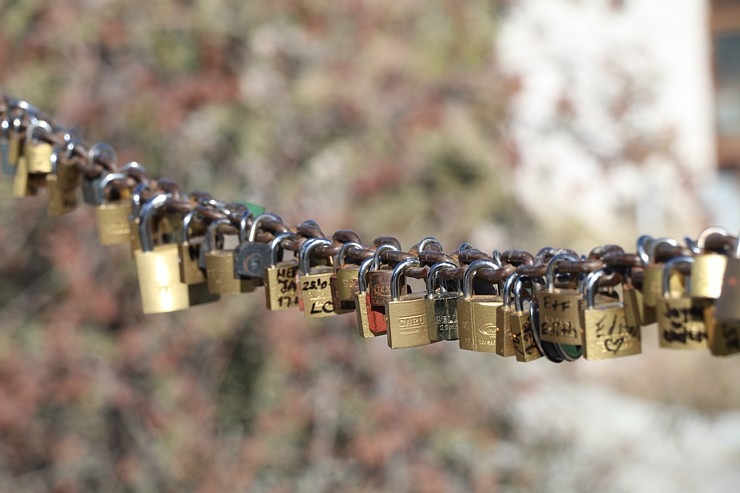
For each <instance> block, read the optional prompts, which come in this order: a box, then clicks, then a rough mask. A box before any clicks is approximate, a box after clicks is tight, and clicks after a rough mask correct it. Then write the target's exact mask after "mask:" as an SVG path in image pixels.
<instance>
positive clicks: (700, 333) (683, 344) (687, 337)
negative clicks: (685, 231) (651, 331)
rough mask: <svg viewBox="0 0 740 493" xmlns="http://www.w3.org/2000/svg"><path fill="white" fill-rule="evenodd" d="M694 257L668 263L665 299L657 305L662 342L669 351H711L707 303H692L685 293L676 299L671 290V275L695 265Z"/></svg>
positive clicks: (660, 340)
mask: <svg viewBox="0 0 740 493" xmlns="http://www.w3.org/2000/svg"><path fill="white" fill-rule="evenodd" d="M693 261H694V258H693V257H674V258H672V259H670V260H668V261H667V262H666V263H665V268H664V269H663V279H662V296H661V298H659V299H658V302H657V305H656V315H657V318H658V342H659V345H660V347H662V348H668V349H702V348H706V347H707V327H706V324H705V323H704V311H703V304H704V303H703V302H702V301H700V300H695V299H692V298H690V297H689V296H688V292H687V291H684V293H682V294H681V295H680V296H679V297H674V296H673V295H672V293H671V289H670V280H671V275H672V274H673V272H674V270H675V269H676V267H677V266H678V265H679V264H685V263H689V264H690V263H692V262H693Z"/></svg>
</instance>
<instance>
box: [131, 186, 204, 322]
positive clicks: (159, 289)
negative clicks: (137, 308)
mask: <svg viewBox="0 0 740 493" xmlns="http://www.w3.org/2000/svg"><path fill="white" fill-rule="evenodd" d="M167 199H168V196H167V195H157V196H155V197H154V198H152V199H151V200H149V201H148V202H146V203H145V204H144V205H143V206H142V207H141V213H140V222H139V229H140V231H139V236H140V237H141V250H136V252H134V257H135V259H136V271H137V273H138V275H139V292H140V293H141V305H142V310H143V311H144V313H145V314H150V313H166V312H173V311H177V310H184V309H186V308H188V307H190V295H189V292H188V287H187V285H186V284H184V283H183V282H181V281H180V267H179V260H178V253H177V245H175V244H172V243H170V244H159V245H154V243H153V242H152V227H151V226H152V217H153V215H154V213H155V212H156V211H157V209H159V208H160V207H162V206H163V205H164V203H165V202H166V201H167Z"/></svg>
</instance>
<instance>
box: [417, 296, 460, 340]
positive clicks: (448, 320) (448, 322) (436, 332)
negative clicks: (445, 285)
mask: <svg viewBox="0 0 740 493" xmlns="http://www.w3.org/2000/svg"><path fill="white" fill-rule="evenodd" d="M459 298H460V295H459V294H458V293H453V292H447V293H434V294H433V295H427V297H426V301H425V302H424V303H425V306H426V315H427V328H428V334H427V335H428V336H429V340H430V341H432V342H438V341H455V340H457V339H459V337H460V336H459V330H458V325H457V300H458V299H459Z"/></svg>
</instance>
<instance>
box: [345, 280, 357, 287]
mask: <svg viewBox="0 0 740 493" xmlns="http://www.w3.org/2000/svg"><path fill="white" fill-rule="evenodd" d="M357 285H358V281H357V279H342V286H344V287H345V288H353V287H355V286H357Z"/></svg>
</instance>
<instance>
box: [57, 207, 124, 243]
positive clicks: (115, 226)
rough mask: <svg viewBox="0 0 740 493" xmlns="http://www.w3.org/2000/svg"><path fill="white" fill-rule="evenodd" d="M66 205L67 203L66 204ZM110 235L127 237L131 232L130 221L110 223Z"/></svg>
mask: <svg viewBox="0 0 740 493" xmlns="http://www.w3.org/2000/svg"><path fill="white" fill-rule="evenodd" d="M65 205H66V202H65ZM108 227H109V230H110V233H111V234H114V235H125V234H129V233H130V232H131V225H130V224H129V222H128V221H125V222H124V221H119V222H115V223H109V225H108Z"/></svg>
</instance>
